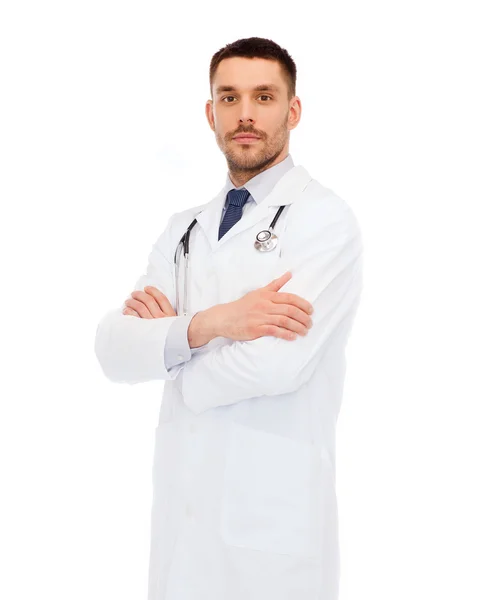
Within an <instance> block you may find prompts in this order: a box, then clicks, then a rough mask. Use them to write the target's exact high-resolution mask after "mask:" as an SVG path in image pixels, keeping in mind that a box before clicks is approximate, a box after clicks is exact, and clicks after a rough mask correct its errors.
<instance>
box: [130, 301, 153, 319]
mask: <svg viewBox="0 0 496 600" xmlns="http://www.w3.org/2000/svg"><path fill="white" fill-rule="evenodd" d="M125 304H126V306H129V308H133V309H134V310H135V311H136V312H137V313H138V315H139V316H140V317H141V318H142V319H153V316H152V314H151V312H150V311H149V310H148V307H147V306H146V304H143V302H140V301H139V300H135V299H134V298H128V299H127V300H126V302H125Z"/></svg>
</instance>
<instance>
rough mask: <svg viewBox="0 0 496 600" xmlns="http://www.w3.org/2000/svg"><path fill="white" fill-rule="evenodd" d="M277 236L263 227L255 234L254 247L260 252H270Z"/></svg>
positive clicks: (277, 239) (275, 244)
mask: <svg viewBox="0 0 496 600" xmlns="http://www.w3.org/2000/svg"><path fill="white" fill-rule="evenodd" d="M278 241H279V238H278V237H277V235H276V234H275V233H273V232H272V231H271V230H270V229H263V230H262V231H260V233H258V234H257V237H256V240H255V244H254V246H255V248H256V249H257V250H259V251H260V252H270V251H271V250H274V248H275V247H276V246H277V242H278Z"/></svg>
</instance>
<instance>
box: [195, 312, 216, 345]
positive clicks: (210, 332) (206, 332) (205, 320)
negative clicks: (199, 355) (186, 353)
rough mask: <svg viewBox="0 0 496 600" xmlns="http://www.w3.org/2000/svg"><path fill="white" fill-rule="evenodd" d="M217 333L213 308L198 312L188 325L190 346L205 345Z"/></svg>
mask: <svg viewBox="0 0 496 600" xmlns="http://www.w3.org/2000/svg"><path fill="white" fill-rule="evenodd" d="M217 335H218V334H217V333H216V331H215V321H214V319H213V318H212V310H211V308H208V309H206V310H201V311H199V312H197V313H196V314H195V315H194V317H193V318H192V319H191V321H190V323H189V327H188V343H189V347H190V348H198V347H199V346H204V345H205V344H208V342H210V340H212V339H213V338H214V337H217Z"/></svg>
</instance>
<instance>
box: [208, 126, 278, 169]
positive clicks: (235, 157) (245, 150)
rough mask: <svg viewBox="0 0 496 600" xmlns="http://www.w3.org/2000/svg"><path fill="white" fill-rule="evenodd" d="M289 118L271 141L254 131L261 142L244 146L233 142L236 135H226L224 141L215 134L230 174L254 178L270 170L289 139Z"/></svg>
mask: <svg viewBox="0 0 496 600" xmlns="http://www.w3.org/2000/svg"><path fill="white" fill-rule="evenodd" d="M287 116H288V115H286V118H285V119H284V120H283V122H282V123H281V125H280V127H278V128H277V130H276V132H275V133H274V135H273V136H272V137H271V138H270V139H267V138H266V136H263V135H261V134H260V133H259V132H257V131H256V130H253V133H254V134H255V135H260V139H259V141H258V142H256V143H255V144H248V145H246V146H243V145H242V144H238V143H237V142H235V141H233V140H232V136H233V135H234V134H229V135H226V136H225V137H226V139H223V138H221V136H220V135H219V134H218V133H217V132H215V138H216V141H217V145H218V146H219V148H220V150H221V152H222V153H223V154H224V156H225V157H226V161H227V166H228V168H229V172H230V173H233V174H234V175H236V174H245V175H247V174H250V175H252V176H253V175H255V174H257V173H260V172H261V171H263V170H265V169H267V168H269V167H270V165H271V164H272V163H273V162H275V161H276V160H277V158H278V157H279V156H280V154H281V152H282V151H283V149H284V147H285V146H286V142H287V140H288V137H289V132H288V129H287V126H286V123H287Z"/></svg>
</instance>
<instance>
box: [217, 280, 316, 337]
mask: <svg viewBox="0 0 496 600" xmlns="http://www.w3.org/2000/svg"><path fill="white" fill-rule="evenodd" d="M291 277H292V275H291V272H290V271H287V272H286V273H285V274H284V275H282V276H281V277H279V278H278V279H274V280H273V281H272V282H271V283H269V284H268V285H266V286H265V287H262V288H259V289H256V290H253V291H251V292H248V293H247V294H245V295H244V296H242V297H241V298H240V299H239V300H235V301H234V302H228V303H226V304H217V305H216V306H213V307H212V308H210V309H208V311H207V312H208V313H209V314H208V320H209V326H210V327H211V328H212V329H213V331H215V332H216V335H219V336H223V337H227V338H230V339H232V340H243V341H248V340H255V339H257V338H259V337H262V336H265V335H272V336H275V337H279V338H283V339H285V340H294V339H296V334H300V335H306V334H307V333H308V330H309V329H310V327H312V319H311V318H310V316H309V315H310V314H311V313H312V312H313V307H312V305H311V304H310V302H307V300H305V299H304V298H302V297H301V296H297V295H296V294H290V293H286V292H278V290H279V289H280V288H281V287H282V286H283V285H284V284H285V283H287V282H288V281H289V280H290V279H291Z"/></svg>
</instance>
